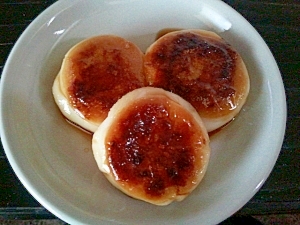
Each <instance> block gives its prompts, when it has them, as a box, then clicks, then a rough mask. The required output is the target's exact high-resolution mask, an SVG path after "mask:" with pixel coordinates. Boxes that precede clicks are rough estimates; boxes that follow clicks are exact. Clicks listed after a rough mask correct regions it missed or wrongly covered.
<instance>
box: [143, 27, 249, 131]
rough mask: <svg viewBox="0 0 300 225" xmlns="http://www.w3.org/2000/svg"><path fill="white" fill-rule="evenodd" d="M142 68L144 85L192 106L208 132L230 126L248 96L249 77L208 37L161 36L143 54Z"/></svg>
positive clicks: (224, 46) (235, 57) (229, 50)
mask: <svg viewBox="0 0 300 225" xmlns="http://www.w3.org/2000/svg"><path fill="white" fill-rule="evenodd" d="M144 67H145V68H144V69H145V74H146V79H147V82H148V84H149V85H151V86H154V87H160V88H163V89H165V90H168V91H171V92H173V93H176V94H178V95H180V96H181V97H183V98H184V99H185V100H187V101H188V102H190V103H191V104H192V105H193V106H194V107H195V108H196V110H197V111H198V113H199V114H200V116H201V118H202V120H203V122H204V124H205V126H206V128H207V130H208V131H212V130H215V129H217V128H219V127H221V126H223V125H224V124H226V123H227V122H229V121H230V120H232V119H233V117H234V116H235V115H236V114H237V113H238V112H239V111H240V109H241V108H242V106H243V105H244V103H245V101H246V98H247V96H248V93H249V85H250V84H249V77H248V72H247V69H246V67H245V64H244V62H243V60H242V58H241V57H240V55H239V54H238V53H237V52H236V51H235V50H234V49H233V47H232V46H230V45H229V44H228V43H226V42H225V41H224V40H223V39H222V38H221V37H220V36H218V35H217V34H216V33H214V32H210V31H204V30H180V31H174V32H170V33H167V34H165V35H164V36H162V37H161V38H159V39H158V40H157V41H156V42H154V43H153V44H152V45H151V46H150V47H149V48H148V49H147V51H146V53H145V60H144Z"/></svg>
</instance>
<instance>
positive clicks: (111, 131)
mask: <svg viewBox="0 0 300 225" xmlns="http://www.w3.org/2000/svg"><path fill="white" fill-rule="evenodd" d="M92 149H93V153H94V157H95V159H96V162H97V164H98V167H99V169H100V170H101V171H102V172H103V173H104V174H105V176H106V178H107V179H108V180H109V181H110V182H111V183H112V184H113V185H114V186H115V187H116V188H118V189H119V190H121V191H122V192H124V193H125V194H127V195H129V196H131V197H133V198H136V199H139V200H142V201H145V202H148V203H152V204H155V205H168V204H170V203H171V202H172V201H174V200H175V201H181V200H183V199H184V198H185V197H187V196H188V195H189V194H190V193H191V192H192V191H193V190H194V189H195V188H196V187H197V185H198V184H199V183H200V181H201V180H202V178H203V176H204V174H205V171H206V168H207V164H208V161H209V155H210V147H209V137H208V134H207V130H206V128H205V127H204V125H203V123H202V120H201V118H200V116H199V115H198V113H197V112H196V110H195V109H194V108H193V107H192V105H191V104H190V103H188V102H187V101H185V100H184V99H183V98H181V97H180V96H178V95H176V94H173V93H171V92H168V91H165V90H163V89H160V88H154V87H143V88H139V89H136V90H134V91H132V92H130V93H128V94H126V95H125V96H123V97H122V98H121V99H120V100H118V101H117V103H116V104H115V105H114V106H113V107H112V108H111V110H110V112H109V114H108V117H107V118H106V119H105V120H104V121H103V123H102V124H101V125H100V126H99V128H98V129H97V131H96V132H95V133H94V134H93V139H92Z"/></svg>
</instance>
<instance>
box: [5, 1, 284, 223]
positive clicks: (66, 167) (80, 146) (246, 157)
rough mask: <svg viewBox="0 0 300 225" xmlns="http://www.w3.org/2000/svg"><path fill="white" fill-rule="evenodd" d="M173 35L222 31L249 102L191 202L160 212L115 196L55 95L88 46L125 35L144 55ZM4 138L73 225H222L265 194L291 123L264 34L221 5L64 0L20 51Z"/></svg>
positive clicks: (20, 166)
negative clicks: (69, 64) (236, 57)
mask: <svg viewBox="0 0 300 225" xmlns="http://www.w3.org/2000/svg"><path fill="white" fill-rule="evenodd" d="M165 28H184V29H188V28H199V29H207V30H211V31H215V32H217V33H218V34H219V35H220V36H222V37H223V38H224V39H225V40H226V41H227V42H229V43H230V44H231V45H232V46H234V47H235V48H236V49H237V51H238V52H239V53H240V54H241V56H242V57H243V59H244V61H245V63H246V65H247V67H248V70H249V75H250V80H251V90H250V95H249V98H248V101H247V103H246V105H245V106H244V108H243V110H242V111H241V113H240V114H239V115H238V117H237V118H236V119H235V120H234V121H233V122H232V123H231V124H230V125H229V126H227V127H226V128H225V129H223V130H221V131H220V132H218V133H217V134H215V135H213V136H212V138H211V148H212V154H211V160H210V163H209V167H208V170H207V174H206V176H205V178H204V180H203V182H202V183H201V184H200V185H199V186H198V188H197V189H196V190H195V191H194V192H193V193H192V194H191V195H190V196H189V197H188V198H187V199H185V200H184V201H182V202H176V203H173V204H171V205H169V206H166V207H158V206H154V205H151V204H148V203H144V202H142V201H138V200H134V199H131V198H129V197H127V196H126V195H124V194H122V193H121V192H120V191H118V190H117V189H116V188H114V187H113V186H112V185H111V184H110V183H109V182H108V181H107V180H106V179H105V177H104V176H103V175H102V173H101V172H100V171H99V170H98V168H97V165H96V162H95V160H94V158H93V155H92V150H91V136H90V135H88V134H85V133H83V132H82V131H80V130H78V129H76V128H74V127H73V126H71V125H69V124H68V123H66V121H65V120H64V118H63V117H62V116H61V114H60V111H59V109H58V107H57V106H56V105H55V103H54V100H53V97H52V93H51V88H52V84H53V81H54V78H55V76H56V75H57V73H58V71H59V68H60V65H61V62H62V59H63V57H64V55H65V53H66V52H67V51H68V50H69V48H71V47H72V46H73V45H74V44H76V43H78V42H79V41H81V40H83V39H85V38H88V37H91V36H95V35H100V34H115V35H119V36H121V37H124V38H126V39H128V40H130V41H132V42H134V43H135V44H137V45H138V46H139V47H140V48H141V49H142V50H143V51H144V50H145V49H146V48H147V47H148V46H149V45H150V44H151V43H152V42H153V41H154V40H155V37H156V35H157V34H158V32H159V31H160V30H162V29H165ZM1 121H2V123H1V139H2V142H3V146H4V148H5V153H6V155H7V157H8V159H9V162H10V164H11V166H12V167H13V169H14V171H15V173H16V174H17V176H18V177H19V179H20V180H21V182H22V183H23V184H24V186H25V187H26V188H27V189H28V191H29V192H30V193H31V194H32V195H33V196H34V198H36V199H37V200H38V201H39V202H40V203H41V204H42V205H43V206H44V207H45V208H47V209H48V210H49V211H50V212H52V213H53V214H55V215H56V216H57V217H59V218H61V219H62V220H64V221H66V222H67V223H70V224H217V223H219V222H221V221H222V220H224V219H226V218H227V217H229V216H230V215H232V214H233V213H234V212H236V211H237V210H238V209H240V208H241V207H242V206H243V205H244V204H246V203H247V201H249V200H250V198H251V197H253V195H254V194H255V193H256V192H257V191H258V190H259V188H260V187H261V186H262V184H263V183H264V181H265V180H266V178H267V177H268V175H269V173H270V171H271V170H272V168H273V166H274V164H275V162H276V159H277V157H278V154H279V151H280V149H281V145H282V140H283V135H284V131H285V121H286V103H285V95H284V88H283V83H282V80H281V75H280V72H279V70H278V67H277V65H276V62H275V60H274V58H273V56H272V54H271V52H270V51H269V49H268V47H267V45H266V44H265V42H264V41H263V39H262V38H261V37H260V36H259V34H258V33H257V32H256V31H255V29H254V28H253V27H252V26H251V25H250V24H249V23H248V22H247V21H246V20H245V19H244V18H243V17H242V16H241V15H239V14H238V13H237V12H236V11H234V10H233V9H232V8H230V7H229V6H228V5H226V4H225V3H223V2H222V1H219V0H190V1H186V0H165V1H161V0H90V1H85V0H82V1H78V0H77V1H74V0H72V1H71V0H60V1H58V2H56V3H55V4H53V5H52V6H51V7H49V8H48V9H47V10H45V11H44V12H43V13H42V14H41V15H39V16H38V17H37V18H36V19H35V20H34V21H33V22H32V23H31V25H30V26H29V27H28V28H27V29H26V30H25V31H24V33H23V34H22V36H21V37H20V38H19V40H18V41H17V43H16V45H15V46H14V48H13V50H12V52H11V54H10V56H9V58H8V60H7V62H6V65H5V67H4V70H3V74H2V80H1Z"/></svg>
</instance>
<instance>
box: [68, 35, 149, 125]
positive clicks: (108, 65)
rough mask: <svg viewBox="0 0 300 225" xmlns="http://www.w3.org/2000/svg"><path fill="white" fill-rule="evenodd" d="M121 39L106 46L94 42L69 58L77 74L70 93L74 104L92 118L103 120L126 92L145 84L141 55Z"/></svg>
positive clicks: (72, 71) (85, 115)
mask: <svg viewBox="0 0 300 225" xmlns="http://www.w3.org/2000/svg"><path fill="white" fill-rule="evenodd" d="M104 41H105V40H104ZM117 41H119V40H117ZM117 41H116V42H117ZM122 41H123V40H121V41H119V42H121V44H119V43H117V44H115V43H112V44H111V43H109V44H107V46H104V47H103V46H101V43H91V44H90V45H88V46H86V47H85V48H83V49H82V50H81V51H78V53H77V54H74V55H73V56H72V57H70V58H69V59H68V60H69V61H71V62H68V63H69V64H70V65H71V69H70V71H71V73H73V76H74V78H72V79H73V80H72V83H71V84H70V86H69V88H68V93H69V95H70V98H71V101H72V104H73V106H74V107H75V108H76V109H77V110H78V111H80V113H81V114H83V115H84V117H85V118H87V119H89V120H94V121H96V122H98V120H99V118H100V120H103V119H104V118H105V117H106V116H107V113H108V111H109V109H110V108H111V107H112V106H113V104H114V103H116V102H117V100H118V99H120V98H121V97H122V96H123V95H124V94H126V93H128V92H130V91H132V90H134V89H136V88H140V87H143V86H144V80H143V75H142V66H141V64H142V56H140V55H139V54H140V53H139V51H138V50H136V49H135V47H134V46H133V45H132V44H131V43H129V42H125V41H124V43H123V42H122ZM99 45H100V46H99ZM103 45H104V44H103ZM114 45H115V46H114Z"/></svg>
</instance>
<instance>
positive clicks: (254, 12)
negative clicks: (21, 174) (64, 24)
mask: <svg viewBox="0 0 300 225" xmlns="http://www.w3.org/2000/svg"><path fill="white" fill-rule="evenodd" d="M54 2H55V0H52V1H51V0H48V1H42V0H27V1H24V0H1V2H0V74H1V73H2V70H3V67H4V64H5V60H6V58H7V56H8V54H9V52H10V50H11V48H12V47H13V45H14V43H15V41H16V40H17V38H18V37H19V36H20V34H21V33H22V32H23V31H24V30H25V28H26V27H27V26H28V24H29V23H30V22H31V21H32V20H33V19H34V18H35V17H36V16H37V15H38V14H39V13H41V12H42V11H43V10H44V9H45V8H47V7H48V6H49V5H51V4H52V3H54ZM224 2H226V3H227V4H229V5H230V6H232V7H233V8H234V9H236V10H237V11H238V12H239V13H241V14H242V15H243V16H244V17H245V18H246V19H247V20H248V21H249V22H250V23H251V24H252V25H253V26H254V27H255V28H256V29H257V31H258V32H259V33H260V34H261V36H262V37H263V38H264V40H265V41H266V43H267V44H268V46H269V47H270V49H271V51H272V53H273V55H274V57H275V59H276V61H277V63H278V66H279V69H280V71H281V74H282V78H283V82H284V85H285V92H286V97H287V106H288V116H287V128H286V134H285V138H284V142H283V145H282V149H281V152H280V155H279V158H278V160H277V162H276V165H275V167H274V169H273V171H272V173H271V175H270V177H269V178H268V179H267V181H266V183H265V184H264V185H263V187H262V188H261V189H260V191H259V192H258V193H257V194H256V195H255V196H254V197H253V198H252V199H251V200H250V201H249V202H248V203H247V204H246V205H245V206H244V207H243V208H242V209H241V210H240V211H239V212H238V214H250V215H260V214H277V213H300V176H299V172H300V168H299V167H300V160H299V159H300V104H299V103H300V85H299V83H300V54H299V37H300V1H299V0H252V1H250V0H224ZM50 218H55V216H54V215H52V214H51V213H50V212H48V211H47V210H46V209H45V208H44V207H43V206H41V205H40V204H39V203H38V202H37V201H36V200H35V199H34V198H33V197H32V196H31V195H30V194H29V193H28V192H27V190H26V189H25V188H24V187H23V185H22V184H21V183H20V181H19V180H18V178H17V177H16V175H15V174H14V172H13V170H12V168H11V167H10V165H9V163H8V160H7V158H6V156H5V153H4V150H3V147H2V146H1V149H0V220H1V219H50Z"/></svg>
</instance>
